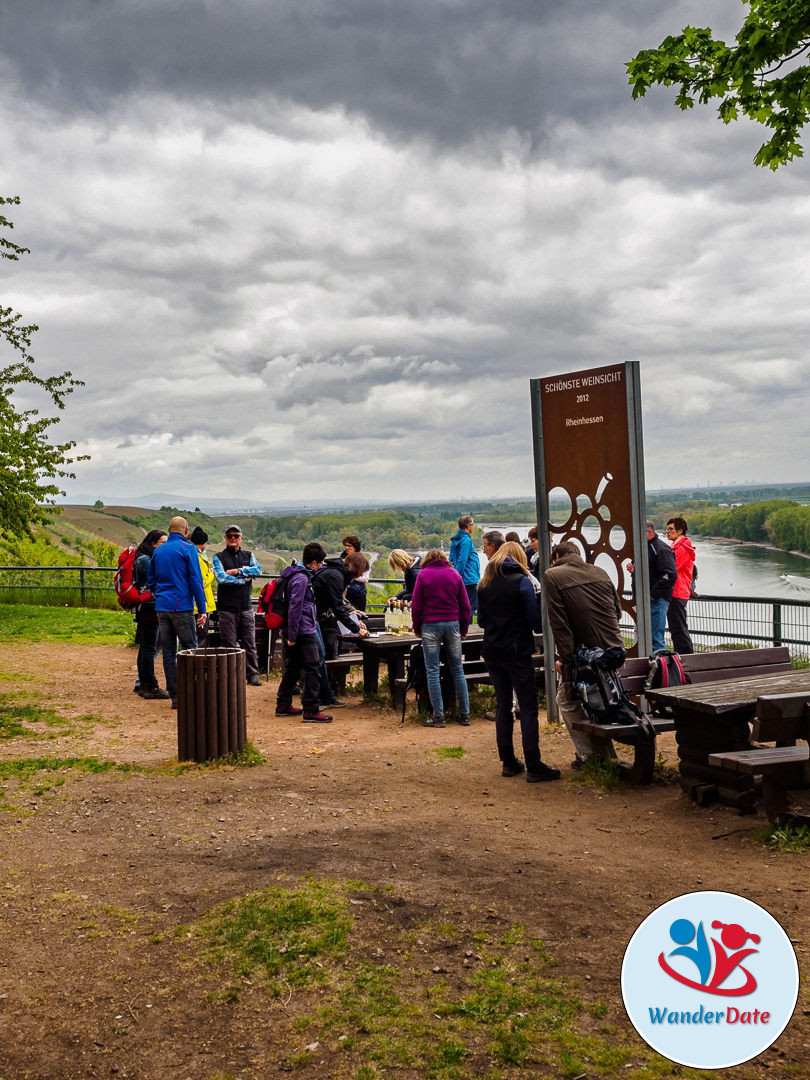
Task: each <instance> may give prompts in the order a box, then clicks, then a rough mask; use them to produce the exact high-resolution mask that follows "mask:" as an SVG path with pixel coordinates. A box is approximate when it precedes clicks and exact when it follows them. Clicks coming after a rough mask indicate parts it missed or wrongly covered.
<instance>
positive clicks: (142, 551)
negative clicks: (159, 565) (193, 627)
mask: <svg viewBox="0 0 810 1080" xmlns="http://www.w3.org/2000/svg"><path fill="white" fill-rule="evenodd" d="M165 539H166V533H165V532H163V530H162V529H152V531H151V532H148V533H147V534H146V536H145V537H144V538H143V540H141V542H140V544H139V545H138V547H137V549H136V551H135V563H134V565H133V567H132V582H133V584H134V585H135V587H136V588H137V590H138V592H141V593H143V592H145V591H146V578H147V575H148V574H149V563H150V562H151V561H152V556H153V555H154V553H155V548H156V547H159V546H160V545H161V544H162V543H163V541H164V540H165ZM148 596H149V599H148V600H144V601H143V602H142V603H140V604H138V606H137V608H136V609H135V624H136V625H135V644H136V645H137V646H138V687H137V690H138V693H139V694H140V695H141V697H142V698H146V699H147V701H152V700H154V699H156V698H160V699H161V700H162V699H164V698H168V697H169V696H170V695H169V693H168V691H166V690H162V689H161V688H160V687H159V686H158V682H157V679H156V678H155V657H156V656H157V650H158V635H159V626H158V618H157V614H156V613H155V601H154V600H153V599H152V595H151V593H149V594H148Z"/></svg>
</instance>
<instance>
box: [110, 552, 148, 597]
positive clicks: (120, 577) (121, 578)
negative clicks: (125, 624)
mask: <svg viewBox="0 0 810 1080" xmlns="http://www.w3.org/2000/svg"><path fill="white" fill-rule="evenodd" d="M136 554H137V548H136V547H134V546H133V545H132V544H130V545H129V547H128V548H124V550H123V551H122V552H121V554H120V555H119V556H118V569H117V570H116V572H115V578H114V580H113V584H114V586H115V594H116V596H117V597H118V603H119V604H120V605H121V607H122V608H126V609H127V610H128V611H129V610H132V608H136V607H137V606H138V604H142V603H144V602H145V601H146V600H151V599H152V594H151V593H150V592H149V590H148V589H145V590H144V591H143V592H139V591H138V586H137V585H136V584H135V583H134V581H133V580H132V572H133V570H134V568H135V555H136Z"/></svg>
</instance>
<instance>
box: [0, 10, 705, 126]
mask: <svg viewBox="0 0 810 1080" xmlns="http://www.w3.org/2000/svg"><path fill="white" fill-rule="evenodd" d="M720 9H721V12H713V14H714V15H718V16H719V14H720V13H722V10H723V9H724V5H720ZM699 10H700V9H699V7H697V5H695V4H690V3H681V4H674V5H671V4H668V5H663V4H654V3H650V2H649V0H619V2H616V0H613V2H611V3H610V4H595V3H593V0H566V2H564V3H561V2H560V0H506V2H500V3H492V2H491V0H432V2H429V3H405V4H403V3H401V2H393V0H384V2H380V0H310V2H305V3H302V2H301V0H275V2H270V3H268V2H264V0H231V2H229V3H220V2H216V0H211V2H205V0H175V2H173V3H166V2H165V0H151V2H148V0H147V2H140V3H137V4H135V3H133V2H132V0H98V2H94V0H37V3H31V2H30V0H11V2H7V3H6V4H5V7H4V9H3V12H2V17H1V18H0V49H2V52H3V53H4V54H5V57H6V61H7V63H8V65H9V67H10V68H11V70H12V71H14V72H15V73H16V75H17V78H18V79H19V83H20V85H21V86H22V88H23V89H24V92H25V93H27V94H29V95H31V96H32V97H35V98H39V99H40V100H43V101H45V102H47V103H48V104H49V105H50V106H52V107H56V108H60V109H65V110H66V111H68V112H70V111H72V110H89V111H91V112H101V113H103V112H105V111H106V110H108V109H109V108H111V107H114V103H115V100H116V99H117V98H119V97H121V96H126V95H129V94H132V93H140V92H146V91H157V92H166V93H169V94H172V95H178V96H188V97H191V98H199V97H203V98H213V99H216V100H218V101H219V102H220V103H221V104H224V103H226V102H227V101H231V102H237V103H240V105H244V103H245V102H246V101H249V100H253V99H257V100H261V99H262V97H264V96H271V97H275V98H278V99H281V100H289V101H292V102H296V103H299V104H301V105H304V106H306V107H309V108H313V109H331V108H336V107H337V108H342V109H345V110H346V111H348V112H349V113H356V114H360V115H362V116H365V117H367V118H368V120H369V121H370V122H371V123H372V124H373V125H374V126H376V127H379V128H381V129H383V130H385V131H387V132H389V133H390V134H392V135H394V136H411V135H415V136H425V137H428V138H430V139H436V140H439V141H441V142H443V143H449V144H458V143H461V142H466V141H469V140H480V139H482V138H486V137H487V135H488V134H490V133H493V132H494V133H501V132H503V131H504V130H506V129H510V128H514V129H515V130H516V131H517V132H518V133H520V134H521V135H522V136H524V137H525V138H526V139H527V145H528V146H531V145H532V144H533V143H536V142H537V141H538V140H542V139H544V138H545V135H546V131H547V125H549V124H550V123H553V122H554V121H555V120H557V119H558V118H560V117H564V116H566V115H577V116H578V118H579V119H580V120H581V121H584V120H587V119H590V120H591V121H598V120H599V119H600V118H602V117H605V116H607V115H613V114H615V111H616V109H622V108H624V109H627V110H629V109H630V107H631V106H630V95H629V90H628V87H627V80H626V75H625V72H624V67H623V61H624V60H626V59H629V57H630V56H632V55H633V54H634V52H635V51H636V50H637V49H638V48H641V47H648V46H651V45H655V44H657V43H658V41H659V40H660V38H661V37H662V36H663V35H664V34H665V33H667V32H673V31H675V30H677V29H678V28H679V26H680V25H681V22H679V20H680V19H681V18H682V17H683V19H686V18H688V17H689V16H690V15H691V14H693V13H696V12H697V11H699ZM664 16H666V18H664ZM255 119H256V118H255V115H254V120H255Z"/></svg>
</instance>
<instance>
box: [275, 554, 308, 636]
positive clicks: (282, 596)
mask: <svg viewBox="0 0 810 1080" xmlns="http://www.w3.org/2000/svg"><path fill="white" fill-rule="evenodd" d="M293 565H294V566H297V565H298V564H297V563H294V564H293ZM300 572H301V573H302V574H306V570H305V569H304V567H303V566H302V567H300ZM294 576H295V575H294V574H286V575H284V576H282V577H280V578H279V579H278V581H277V582H276V587H275V589H273V593H272V597H271V600H270V611H271V612H272V613H273V615H277V616H278V617H279V618H280V619H281V622H282V623H286V622H287V617H288V615H289V613H290V582H291V581H292V579H293V577H294ZM308 585H309V591H310V599H311V600H312V602H313V603H314V602H315V592H314V590H313V588H312V582H311V581H308ZM266 587H267V586H265V588H266Z"/></svg>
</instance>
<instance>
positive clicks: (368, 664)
mask: <svg viewBox="0 0 810 1080" xmlns="http://www.w3.org/2000/svg"><path fill="white" fill-rule="evenodd" d="M379 688H380V658H379V656H378V655H377V654H376V653H372V652H369V651H368V650H367V649H364V650H363V689H364V690H365V692H366V693H367V694H376V693H377V691H378V690H379Z"/></svg>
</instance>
